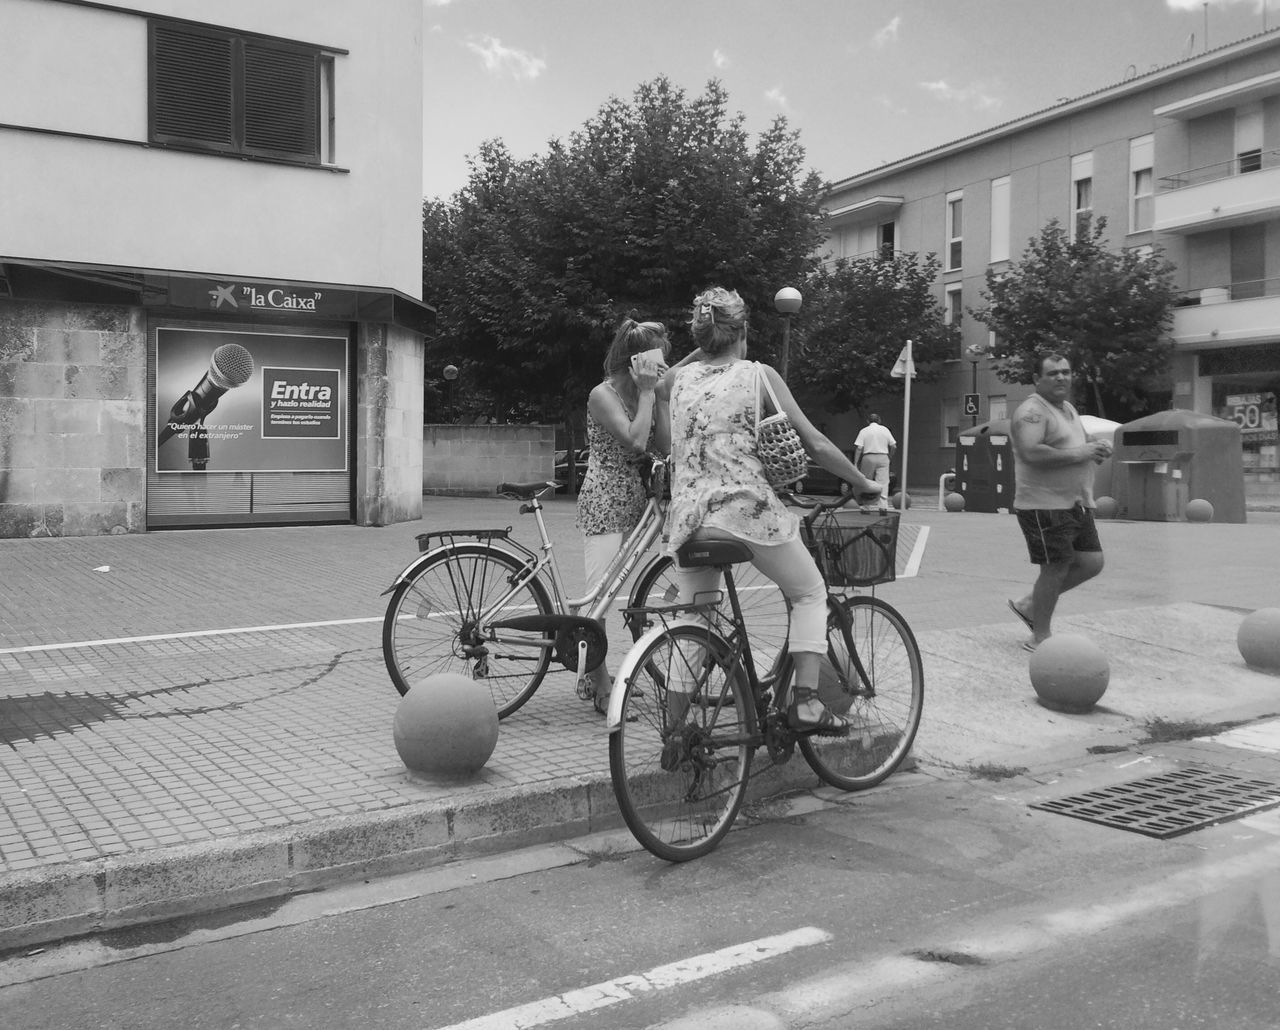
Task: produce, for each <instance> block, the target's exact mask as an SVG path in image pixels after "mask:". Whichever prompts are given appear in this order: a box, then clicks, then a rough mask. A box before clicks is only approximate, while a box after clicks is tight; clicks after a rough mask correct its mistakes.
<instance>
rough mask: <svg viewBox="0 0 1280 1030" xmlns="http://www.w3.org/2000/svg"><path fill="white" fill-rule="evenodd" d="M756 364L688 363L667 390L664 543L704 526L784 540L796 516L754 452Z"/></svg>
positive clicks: (675, 543)
mask: <svg viewBox="0 0 1280 1030" xmlns="http://www.w3.org/2000/svg"><path fill="white" fill-rule="evenodd" d="M758 389H759V385H758V381H757V378H756V366H755V362H752V361H731V362H728V363H727V364H724V365H707V364H693V365H689V366H687V367H685V368H682V369H680V371H679V372H678V373H677V375H676V381H675V386H674V387H673V388H672V391H671V464H672V470H671V506H670V507H669V508H668V509H667V526H666V536H667V550H668V552H669V553H673V554H674V553H675V550H676V548H677V547H679V546H680V545H681V544H682V543H684V542H685V541H686V540H688V539H689V537H690V536H691V535H692V534H693V532H694V530H696V529H699V528H701V527H703V526H707V527H713V528H715V529H722V530H726V531H727V532H729V533H732V534H733V535H734V536H737V537H741V538H742V539H744V540H748V541H750V542H752V543H759V544H784V543H787V542H788V541H791V540H794V539H795V538H796V537H797V536H798V535H799V530H800V519H799V517H798V516H797V515H795V514H794V513H793V512H790V511H788V510H787V508H786V506H785V505H784V504H783V503H782V502H781V501H780V500H778V496H777V494H775V493H774V492H773V487H771V486H770V485H769V481H768V480H767V479H765V476H764V467H763V466H762V465H761V464H760V459H759V458H758V457H757V456H756V436H755V415H756V391H757V390H758Z"/></svg>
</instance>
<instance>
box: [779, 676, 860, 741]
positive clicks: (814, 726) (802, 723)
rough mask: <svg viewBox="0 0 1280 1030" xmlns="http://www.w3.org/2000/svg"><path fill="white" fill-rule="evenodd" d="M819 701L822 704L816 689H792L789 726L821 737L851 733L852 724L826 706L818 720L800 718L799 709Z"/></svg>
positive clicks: (788, 716) (788, 709) (788, 707)
mask: <svg viewBox="0 0 1280 1030" xmlns="http://www.w3.org/2000/svg"><path fill="white" fill-rule="evenodd" d="M810 701H817V702H818V703H819V704H822V699H821V698H820V697H819V696H818V691H817V689H816V688H814V687H792V688H791V703H790V704H789V705H787V726H788V727H790V728H791V729H793V730H795V731H796V732H798V733H809V734H813V735H815V736H819V737H843V736H844V735H845V734H846V733H848V732H849V730H850V728H851V727H852V725H853V724H852V723H851V722H849V720H848V719H846V718H845V717H844V716H842V715H836V714H835V713H834V712H833V711H831V709H830V708H828V707H827V706H826V705H825V704H823V705H822V711H821V712H820V713H819V714H818V717H817V718H816V719H805V718H802V717H801V716H800V713H799V707H800V705H803V704H808V703H809V702H810Z"/></svg>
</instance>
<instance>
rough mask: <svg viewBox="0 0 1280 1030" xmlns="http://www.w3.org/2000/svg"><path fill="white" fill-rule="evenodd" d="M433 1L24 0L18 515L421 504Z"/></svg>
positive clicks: (0, 240)
mask: <svg viewBox="0 0 1280 1030" xmlns="http://www.w3.org/2000/svg"><path fill="white" fill-rule="evenodd" d="M422 21H423V14H422V6H421V3H420V2H419V0H382V2H380V3H379V4H377V5H376V9H374V8H372V7H367V6H366V5H360V4H352V3H349V2H347V0H273V2H272V3H261V2H259V0H221V2H219V3H216V4H214V3H209V2H208V0H134V2H132V3H130V4H128V5H126V4H123V3H106V2H94V3H90V2H81V0H0V536H5V537H20V536H41V535H53V536H58V535H93V534H99V533H121V532H142V531H146V530H149V529H157V528H177V527H184V526H209V525H261V524H269V523H308V522H312V523H315V522H334V521H338V522H342V521H353V522H358V523H360V524H371V525H378V524H386V523H391V522H396V521H401V520H405V519H410V518H416V517H419V516H420V515H421V506H422V360H423V357H422V356H423V340H424V337H425V335H426V334H427V333H428V332H429V331H430V324H431V323H430V315H431V312H430V309H429V308H428V307H426V306H425V305H424V304H423V303H422V253H421V204H422V185H421V183H422Z"/></svg>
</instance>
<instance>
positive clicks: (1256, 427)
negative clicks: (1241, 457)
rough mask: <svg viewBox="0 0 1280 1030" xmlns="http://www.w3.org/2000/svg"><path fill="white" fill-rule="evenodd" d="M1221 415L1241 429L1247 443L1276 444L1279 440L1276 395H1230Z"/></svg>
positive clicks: (1220, 412)
mask: <svg viewBox="0 0 1280 1030" xmlns="http://www.w3.org/2000/svg"><path fill="white" fill-rule="evenodd" d="M1219 414H1220V415H1221V416H1222V417H1223V418H1226V419H1231V421H1233V422H1235V423H1236V425H1238V426H1239V427H1240V433H1241V435H1242V436H1243V437H1244V441H1245V442H1246V443H1253V444H1264V443H1275V442H1276V439H1277V435H1280V434H1278V432H1277V417H1276V395H1275V394H1274V393H1236V394H1229V395H1228V396H1227V397H1226V400H1225V406H1224V407H1223V408H1222V409H1221V410H1220V411H1219Z"/></svg>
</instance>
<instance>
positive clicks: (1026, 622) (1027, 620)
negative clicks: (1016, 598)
mask: <svg viewBox="0 0 1280 1030" xmlns="http://www.w3.org/2000/svg"><path fill="white" fill-rule="evenodd" d="M1009 611H1011V612H1013V614H1014V615H1016V616H1017V617H1018V618H1020V619H1021V620H1022V622H1023V625H1025V626H1026V627H1027V629H1029V630H1031V632H1033V633H1034V632H1035V629H1036V627H1035V624H1034V623H1033V622H1032V621H1031V616H1030V615H1028V614H1027V613H1026V612H1024V611H1023V610H1022V609H1021V608H1019V607H1018V606H1017V605H1016V604H1014V603H1013V598H1012V597H1011V598H1009Z"/></svg>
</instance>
